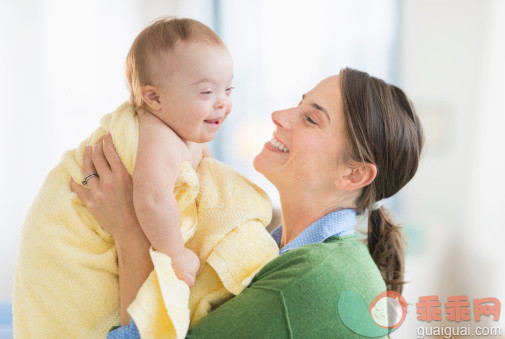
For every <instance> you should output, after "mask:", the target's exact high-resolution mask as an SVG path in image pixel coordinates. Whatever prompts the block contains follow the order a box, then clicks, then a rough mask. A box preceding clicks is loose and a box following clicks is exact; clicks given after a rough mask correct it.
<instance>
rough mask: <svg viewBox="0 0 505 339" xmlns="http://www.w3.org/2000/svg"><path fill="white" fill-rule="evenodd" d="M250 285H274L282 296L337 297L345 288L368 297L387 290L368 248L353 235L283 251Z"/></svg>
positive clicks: (336, 237)
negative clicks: (315, 293) (296, 293)
mask: <svg viewBox="0 0 505 339" xmlns="http://www.w3.org/2000/svg"><path fill="white" fill-rule="evenodd" d="M252 283H253V284H255V286H257V287H260V286H261V285H263V284H268V285H272V284H274V285H275V286H274V287H275V288H276V289H279V290H282V291H284V293H287V292H288V291H292V290H295V291H296V290H300V289H302V290H314V291H319V292H320V294H321V295H326V294H327V293H331V294H334V295H339V294H340V292H341V291H343V290H347V289H351V290H354V291H356V292H361V293H363V294H366V295H368V294H374V293H375V292H378V293H380V292H382V291H384V290H385V289H386V287H385V284H384V280H383V279H382V276H381V274H380V272H379V270H378V268H377V266H376V265H375V263H374V262H373V259H372V258H371V256H370V253H369V252H368V249H367V248H366V246H365V245H364V244H363V243H362V242H361V241H359V240H358V239H357V237H356V236H355V235H348V236H343V237H340V236H335V237H331V238H329V239H327V240H326V241H324V242H323V243H319V244H312V245H306V246H302V247H299V248H297V249H294V250H291V251H289V252H286V253H284V254H283V255H281V256H279V257H277V258H276V259H274V260H272V261H271V262H269V263H268V264H267V265H266V266H265V267H263V269H262V270H260V271H259V272H258V274H257V275H256V276H255V278H254V279H253V281H252ZM378 293H377V294H378Z"/></svg>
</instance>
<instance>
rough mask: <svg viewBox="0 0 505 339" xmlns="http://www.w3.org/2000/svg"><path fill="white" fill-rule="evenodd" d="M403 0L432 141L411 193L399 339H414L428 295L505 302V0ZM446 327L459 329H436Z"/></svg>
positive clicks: (406, 71) (411, 84) (407, 62)
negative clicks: (420, 303)
mask: <svg viewBox="0 0 505 339" xmlns="http://www.w3.org/2000/svg"><path fill="white" fill-rule="evenodd" d="M401 3H402V6H403V8H402V22H403V30H402V32H401V36H402V39H401V44H402V48H401V50H402V58H401V72H400V74H401V75H402V77H401V86H403V88H404V89H405V90H406V92H407V94H408V95H410V97H411V98H412V100H413V101H414V103H415V104H416V107H417V110H418V113H419V114H420V116H421V120H422V121H423V124H424V126H425V128H426V133H427V139H428V140H427V141H428V142H427V146H426V151H425V154H424V158H423V160H422V161H421V166H420V169H419V172H418V174H417V175H416V177H415V178H414V179H413V181H412V182H411V183H410V184H409V185H408V186H407V187H408V188H407V189H406V191H405V194H404V198H405V203H404V206H405V207H406V209H407V210H406V211H405V215H404V216H403V217H404V220H405V223H406V224H408V225H409V227H408V230H407V231H408V232H409V235H410V236H411V242H412V245H413V246H412V248H411V249H410V251H409V256H408V257H407V276H406V280H407V281H409V283H408V284H407V285H406V287H405V297H406V300H407V303H411V305H409V306H408V313H407V317H406V320H405V323H404V324H402V326H400V328H399V329H398V330H397V332H395V333H394V334H393V337H396V338H407V337H408V338H410V337H414V336H415V335H416V330H417V328H418V327H419V326H426V325H429V324H426V323H423V322H421V321H418V320H417V319H416V318H417V314H416V306H415V303H416V302H417V301H418V298H419V297H420V296H426V295H433V294H435V295H439V297H440V301H441V302H442V305H444V304H445V302H447V297H449V296H454V295H467V296H468V299H469V300H470V302H471V301H472V299H474V298H483V297H497V298H499V299H500V300H501V302H502V303H503V302H504V301H505V290H504V289H503V285H504V284H503V283H504V281H503V272H505V265H504V263H503V260H502V256H503V250H500V247H501V246H503V244H502V243H503V239H504V235H505V230H504V226H505V221H504V220H503V216H502V213H501V210H502V209H503V203H505V199H504V198H503V191H504V190H505V186H504V181H503V178H502V175H501V172H502V171H503V167H504V166H503V165H505V163H504V160H503V149H504V146H505V142H504V139H503V131H502V129H503V125H504V124H503V122H504V116H505V110H504V108H503V96H504V94H505V91H504V85H503V78H504V76H505V72H504V66H503V60H505V55H504V46H505V40H504V34H505V30H504V25H503V22H504V21H505V7H504V4H505V2H503V1H488V0H443V1H439V0H406V1H402V2H401ZM498 60H499V61H498ZM502 311H503V307H502ZM442 318H443V319H445V311H444V308H443V307H442ZM501 318H502V321H501V326H502V328H503V327H504V326H503V325H504V322H503V317H501ZM472 319H473V313H472ZM472 323H473V322H472ZM442 324H443V325H445V326H455V324H454V323H452V324H451V323H447V322H444V321H442V322H440V323H432V324H431V325H436V326H439V325H442ZM486 324H487V323H486V320H483V321H481V323H480V324H478V325H480V326H485V325H486ZM489 324H490V325H493V326H497V325H498V324H500V323H498V324H497V323H492V324H491V323H489ZM456 325H457V324H456ZM459 325H462V326H466V325H468V323H462V324H459ZM473 325H476V324H473ZM473 325H472V326H473ZM502 333H505V331H504V330H503V329H502Z"/></svg>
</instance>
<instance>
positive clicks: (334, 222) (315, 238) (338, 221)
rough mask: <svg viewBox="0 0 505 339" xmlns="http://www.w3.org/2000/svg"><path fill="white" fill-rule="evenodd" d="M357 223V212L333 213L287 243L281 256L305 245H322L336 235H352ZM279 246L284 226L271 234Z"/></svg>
mask: <svg viewBox="0 0 505 339" xmlns="http://www.w3.org/2000/svg"><path fill="white" fill-rule="evenodd" d="M356 223H357V217H356V211H355V210H354V209H351V208H348V209H345V210H340V211H336V212H332V213H330V214H327V215H325V216H324V217H322V218H321V219H319V220H316V221H315V222H314V223H312V224H311V225H309V226H308V227H307V228H306V229H304V230H303V231H302V232H301V233H300V234H298V235H297V236H296V238H294V239H293V240H291V241H290V242H289V243H287V244H286V245H285V246H284V247H283V248H282V249H281V250H280V251H279V254H283V253H286V252H287V251H290V250H294V249H295V248H298V247H300V246H303V245H310V244H318V243H322V242H323V241H325V240H326V239H328V238H330V237H332V236H335V235H341V236H343V235H350V234H354V233H355V231H354V225H356ZM271 235H272V237H273V238H274V240H275V242H276V243H277V246H280V244H281V239H282V225H280V226H279V227H277V228H276V229H275V230H273V232H272V233H271Z"/></svg>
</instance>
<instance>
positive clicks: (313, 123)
mask: <svg viewBox="0 0 505 339" xmlns="http://www.w3.org/2000/svg"><path fill="white" fill-rule="evenodd" d="M305 120H307V121H308V122H309V124H312V125H317V123H316V122H315V121H314V120H312V118H311V117H309V116H308V115H307V116H306V117H305Z"/></svg>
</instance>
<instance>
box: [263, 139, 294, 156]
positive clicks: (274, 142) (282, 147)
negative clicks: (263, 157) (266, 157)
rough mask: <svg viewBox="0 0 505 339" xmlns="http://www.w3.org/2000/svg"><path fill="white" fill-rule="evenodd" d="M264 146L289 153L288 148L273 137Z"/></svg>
mask: <svg viewBox="0 0 505 339" xmlns="http://www.w3.org/2000/svg"><path fill="white" fill-rule="evenodd" d="M265 146H266V147H267V148H269V149H272V150H275V151H280V152H283V153H289V149H288V148H287V147H286V146H285V145H284V144H282V143H281V142H280V141H278V140H276V139H275V138H273V139H272V140H270V141H268V142H267V143H266V144H265Z"/></svg>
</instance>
